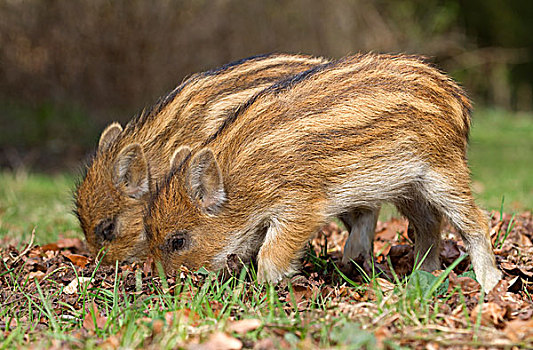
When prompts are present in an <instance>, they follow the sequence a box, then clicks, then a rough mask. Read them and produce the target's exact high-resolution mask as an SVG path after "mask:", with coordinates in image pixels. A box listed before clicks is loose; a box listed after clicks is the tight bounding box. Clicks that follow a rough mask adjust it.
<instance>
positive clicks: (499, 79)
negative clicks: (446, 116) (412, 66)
mask: <svg viewBox="0 0 533 350" xmlns="http://www.w3.org/2000/svg"><path fill="white" fill-rule="evenodd" d="M519 2H521V3H522V2H523V1H519ZM474 3H475V4H474V5H471V4H470V3H469V2H467V5H465V4H464V3H463V1H459V0H457V1H451V0H448V1H442V0H426V1H417V0H407V1H384V0H376V1H365V0H316V1H306V0H288V1H282V0H263V1H249V0H216V1H208V0H153V1H143V0H114V1H109V0H0V76H1V77H2V79H0V99H1V100H4V101H10V103H9V104H4V106H3V107H2V108H7V107H5V106H13V105H17V106H23V107H20V108H22V109H25V110H28V108H30V109H32V110H35V111H36V113H35V117H34V119H32V120H33V122H34V123H35V128H44V129H45V130H48V129H50V128H55V127H49V126H46V125H42V123H41V121H39V120H40V118H41V117H40V115H41V113H40V112H38V111H39V109H40V108H42V106H47V105H48V104H52V105H56V104H58V105H60V106H64V105H67V106H78V107H76V108H78V109H79V110H83V111H87V112H86V114H85V116H86V118H87V120H88V121H89V123H87V124H88V125H93V126H94V127H92V128H86V129H78V131H79V133H94V130H95V129H96V130H99V129H101V128H102V127H103V125H104V124H105V123H107V122H108V121H109V120H111V119H115V120H120V121H122V122H125V121H127V120H128V119H129V118H130V117H131V116H132V114H133V113H134V112H135V111H137V110H139V109H140V108H142V107H143V106H145V105H147V104H150V103H152V102H154V101H155V99H156V98H157V96H159V95H161V94H163V93H164V92H165V91H167V90H169V89H171V88H172V87H174V86H175V85H177V84H178V83H179V82H180V81H181V80H182V79H183V78H184V77H186V76H187V75H189V74H192V73H194V72H197V71H201V70H205V69H209V68H212V67H215V66H218V65H221V64H223V63H226V62H229V61H231V60H234V59H238V58H242V57H246V56H250V55H253V54H258V53H265V52H276V51H279V52H302V53H309V54H314V55H320V56H326V57H331V58H337V57H341V56H344V55H347V54H349V53H353V52H357V51H376V52H408V53H420V54H424V55H427V56H430V57H432V59H433V60H434V61H435V62H436V63H437V64H438V65H439V66H441V67H442V68H443V69H445V70H447V71H449V72H451V73H452V74H454V75H456V76H457V77H458V78H459V80H460V81H461V82H462V83H463V84H464V85H465V86H466V87H467V89H468V90H469V91H470V92H471V94H473V95H478V96H480V97H481V98H483V100H484V101H485V102H487V103H494V102H496V103H499V104H501V105H503V106H505V107H512V106H515V107H516V106H518V105H520V107H522V105H523V106H526V108H527V107H528V102H527V101H528V96H529V97H530V96H531V79H530V80H526V83H524V82H523V81H520V84H522V85H520V86H523V88H520V89H519V90H520V91H518V90H516V89H513V88H511V84H514V82H515V81H514V80H513V76H512V73H513V71H512V68H514V65H516V64H519V63H524V62H526V63H527V62H529V63H531V62H530V60H531V57H530V55H531V52H529V51H528V49H522V47H521V46H520V43H519V42H518V43H515V46H513V47H507V48H505V47H500V46H499V47H490V36H489V39H488V41H489V42H488V43H487V42H486V41H485V42H482V43H479V42H478V40H477V37H478V33H479V31H480V29H479V28H480V27H482V23H484V22H479V23H478V22H476V21H472V20H470V17H468V16H467V14H465V12H464V9H465V8H466V7H468V6H469V7H470V8H472V9H471V10H470V11H471V13H478V12H479V11H477V12H476V6H477V7H478V9H477V10H479V8H481V7H483V6H489V5H490V6H496V5H494V2H493V1H492V0H491V1H488V3H489V5H483V3H482V2H481V1H477V0H476V1H474ZM500 6H504V5H500ZM528 6H529V5H528ZM526 7H527V6H526ZM479 13H482V14H483V15H485V16H486V13H484V12H482V11H481V12H479ZM493 16H497V13H494V14H493ZM513 20H516V18H513ZM469 23H470V24H469ZM487 23H488V22H487ZM498 23H500V22H498ZM527 23H529V22H527ZM467 24H469V25H467ZM494 32H495V33H496V32H497V31H494ZM480 44H482V45H484V46H489V47H488V48H483V49H479V46H480ZM524 86H525V87H524ZM528 88H529V90H528ZM528 91H529V92H528ZM528 94H529V95H528ZM516 96H521V97H520V98H517V97H516ZM517 101H518V102H517ZM520 101H522V102H520ZM524 101H525V102H524ZM519 102H520V103H519ZM529 107H531V104H530V103H529ZM17 108H19V107H17ZM15 109H16V108H15ZM78 115H79V113H78ZM12 116H13V113H2V112H1V111H0V123H6V119H7V118H12ZM60 116H61V118H64V119H59V118H60ZM28 118H30V117H28ZM76 118H78V117H75V118H74V119H73V120H76V121H75V122H74V121H73V120H71V119H72V118H70V117H67V116H66V115H62V114H61V113H59V115H58V116H57V117H56V118H52V119H49V120H50V121H49V123H55V122H57V121H59V120H61V121H60V122H61V123H67V124H69V123H70V124H72V128H77V127H78V126H79V125H80V124H79V123H78V121H77V119H76ZM30 119H31V118H30ZM67 129H68V128H67ZM30 134H31V135H33V133H30ZM30 134H28V135H30ZM28 135H20V136H21V137H28V139H31V138H33V137H34V136H31V137H30V136H28ZM55 136H58V134H57V133H52V134H48V133H45V132H41V133H40V134H39V136H38V138H37V140H36V141H35V142H37V143H41V144H43V145H48V144H49V143H48V142H49V140H48V138H50V137H55ZM17 137H18V136H17ZM41 137H42V139H40V140H39V138H41ZM95 137H96V135H94V134H91V136H90V137H87V138H89V139H95ZM82 139H84V138H83V137H82ZM32 142H33V141H31V142H30V141H27V142H26V143H32ZM3 143H4V142H3ZM6 143H10V144H11V141H10V142H7V141H6ZM13 144H17V142H15V141H13ZM0 147H4V148H5V146H4V145H1V144H0ZM84 147H85V146H82V148H84ZM4 150H5V149H4ZM1 157H2V152H0V164H2V158H1ZM4 163H5V159H4Z"/></svg>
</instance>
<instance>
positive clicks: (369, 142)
mask: <svg viewBox="0 0 533 350" xmlns="http://www.w3.org/2000/svg"><path fill="white" fill-rule="evenodd" d="M469 128H470V102H469V100H468V99H467V97H466V96H465V94H464V92H463V91H462V89H461V88H460V87H459V86H457V84H455V83H454V82H453V81H452V80H451V79H450V78H448V77H447V76H446V75H444V74H442V73H441V72H439V71H438V70H437V69H435V68H433V67H431V66H430V65H428V64H426V63H424V61H423V60H422V59H420V58H417V57H413V56H405V55H378V54H360V55H355V56H352V57H347V58H345V59H342V60H340V61H337V62H332V63H329V64H324V65H321V66H317V67H315V68H313V69H310V70H308V71H306V72H304V73H301V74H298V75H296V76H294V77H293V78H290V79H287V80H285V81H282V82H279V83H277V84H275V85H274V86H272V87H270V88H267V89H265V90H264V91H262V92H260V93H258V94H257V95H255V96H254V97H252V98H251V99H250V100H249V101H248V102H247V103H246V104H244V105H243V106H241V107H240V108H238V109H237V111H236V112H235V114H234V115H232V116H230V117H228V118H227V120H226V122H225V123H224V124H223V125H222V127H220V129H219V130H218V132H216V133H215V134H214V135H213V136H212V137H210V138H208V139H207V141H206V142H205V143H204V144H203V147H201V148H200V149H199V150H195V149H194V148H192V152H191V149H189V148H187V147H181V148H180V149H179V150H178V151H177V152H176V154H175V157H174V159H173V166H172V168H171V171H170V174H169V176H168V177H167V179H166V180H165V181H164V182H163V183H162V185H161V187H160V188H159V190H158V191H157V193H156V194H155V195H153V196H152V198H151V199H150V201H149V206H148V208H147V211H146V215H145V230H146V235H147V237H148V241H149V244H150V249H151V252H152V254H153V255H154V258H155V259H157V260H160V261H161V262H162V265H163V266H164V268H165V269H166V271H168V272H171V271H173V270H176V269H178V267H179V266H180V265H182V264H183V265H186V266H188V267H189V268H192V269H196V268H199V267H201V266H205V267H207V268H210V269H219V268H223V267H224V264H225V262H226V261H227V259H228V257H234V256H237V257H239V258H240V259H241V260H243V261H249V260H251V259H254V258H256V259H257V265H258V279H259V281H260V282H272V283H276V282H278V281H280V279H282V278H283V277H285V276H288V275H290V274H292V273H294V272H295V271H296V270H297V269H298V263H299V258H300V257H301V254H302V252H303V249H304V247H305V244H306V242H307V241H308V240H309V238H310V237H312V235H313V234H314V233H316V232H317V231H318V230H319V229H320V228H321V227H322V226H323V225H324V224H326V223H327V222H328V220H329V219H331V218H332V217H342V218H344V219H345V220H346V221H347V222H348V223H349V224H352V226H351V228H350V236H349V238H348V241H347V243H346V247H345V251H344V254H345V258H346V259H348V260H350V259H352V258H356V257H357V255H359V254H361V253H363V254H366V255H367V256H368V255H369V254H370V253H369V252H367V253H364V252H363V251H365V250H368V249H371V247H372V242H371V240H372V234H368V233H367V234H360V230H361V229H365V228H366V229H368V227H373V225H375V221H374V220H375V216H376V213H377V210H379V207H380V206H381V204H382V203H384V202H390V203H392V204H394V205H395V206H396V207H397V208H398V209H399V211H400V212H401V213H402V214H403V215H405V216H406V217H407V218H408V219H409V222H410V224H412V226H413V228H414V230H415V250H416V254H417V255H418V256H420V257H422V256H424V255H426V254H427V255H426V259H425V260H424V261H423V263H422V268H423V269H425V270H434V269H437V268H440V267H441V265H440V262H439V249H440V241H441V237H440V227H441V222H442V220H443V219H444V218H446V219H448V220H449V221H450V222H451V223H452V224H453V225H454V226H455V227H456V228H457V230H458V232H460V234H461V236H462V239H463V241H464V242H465V245H466V247H467V249H468V252H469V254H470V257H471V260H472V263H473V266H474V271H475V273H476V276H477V279H478V281H479V282H480V283H481V285H482V286H483V288H484V289H485V290H486V291H489V290H491V289H492V288H493V287H494V286H495V285H496V283H497V282H498V281H499V280H500V277H501V272H500V271H499V270H498V269H497V268H496V265H495V259H494V255H493V252H492V247H491V243H490V240H489V235H488V232H489V226H488V218H487V216H486V214H485V213H484V212H483V211H482V210H481V209H480V208H479V207H478V206H477V205H476V204H475V203H474V199H473V197H472V193H471V190H470V175H469V170H468V166H467V161H466V149H467V141H468V140H467V139H468V134H469Z"/></svg>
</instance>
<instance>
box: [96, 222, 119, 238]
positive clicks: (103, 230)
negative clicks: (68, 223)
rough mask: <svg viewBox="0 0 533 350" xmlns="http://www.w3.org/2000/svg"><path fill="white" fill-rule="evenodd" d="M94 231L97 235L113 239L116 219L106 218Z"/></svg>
mask: <svg viewBox="0 0 533 350" xmlns="http://www.w3.org/2000/svg"><path fill="white" fill-rule="evenodd" d="M94 231H95V232H94V233H95V234H96V236H97V237H100V238H101V239H103V240H105V241H112V240H113V239H114V238H115V220H114V219H105V220H102V221H101V222H100V223H99V224H98V226H96V228H95V229H94Z"/></svg>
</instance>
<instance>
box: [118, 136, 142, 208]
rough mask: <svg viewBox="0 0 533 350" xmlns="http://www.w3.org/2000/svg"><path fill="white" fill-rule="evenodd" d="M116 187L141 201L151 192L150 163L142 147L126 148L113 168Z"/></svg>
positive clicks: (133, 145) (129, 146) (130, 146)
mask: <svg viewBox="0 0 533 350" xmlns="http://www.w3.org/2000/svg"><path fill="white" fill-rule="evenodd" d="M113 180H114V183H115V186H116V187H117V188H118V189H119V190H121V191H122V192H123V193H124V194H126V195H127V196H129V197H131V198H135V199H139V198H141V197H142V196H144V195H145V194H147V193H148V192H149V191H150V174H149V171H148V162H147V161H146V157H145V156H144V152H143V150H142V147H141V145H139V144H138V143H133V144H131V145H128V146H126V147H124V148H123V149H122V150H121V151H120V153H119V155H118V156H117V159H116V161H115V165H114V168H113Z"/></svg>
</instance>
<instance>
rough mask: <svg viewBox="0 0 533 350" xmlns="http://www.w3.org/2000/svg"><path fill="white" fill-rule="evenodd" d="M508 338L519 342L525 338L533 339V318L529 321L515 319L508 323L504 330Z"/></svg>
mask: <svg viewBox="0 0 533 350" xmlns="http://www.w3.org/2000/svg"><path fill="white" fill-rule="evenodd" d="M503 332H504V333H505V335H506V336H507V338H509V339H511V340H512V341H513V342H518V341H520V340H524V339H531V340H533V319H529V320H527V321H522V320H514V321H510V322H508V323H507V326H506V327H505V329H504V330H503Z"/></svg>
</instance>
